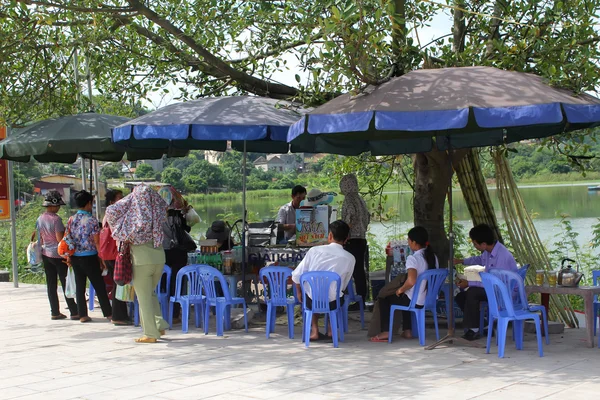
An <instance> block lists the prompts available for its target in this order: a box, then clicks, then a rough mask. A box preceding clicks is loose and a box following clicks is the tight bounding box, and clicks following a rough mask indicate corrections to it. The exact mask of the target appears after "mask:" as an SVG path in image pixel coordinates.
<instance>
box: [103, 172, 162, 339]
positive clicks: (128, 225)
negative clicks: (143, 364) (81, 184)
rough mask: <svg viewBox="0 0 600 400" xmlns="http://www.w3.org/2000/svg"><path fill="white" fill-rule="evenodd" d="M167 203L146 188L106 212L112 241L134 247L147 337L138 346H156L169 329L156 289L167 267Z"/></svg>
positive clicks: (136, 281)
mask: <svg viewBox="0 0 600 400" xmlns="http://www.w3.org/2000/svg"><path fill="white" fill-rule="evenodd" d="M166 216H167V203H166V202H165V201H164V200H163V198H162V197H161V196H160V195H159V194H158V193H157V192H156V191H154V190H153V189H151V188H150V187H148V186H146V185H143V184H142V185H139V186H136V187H135V188H134V189H133V191H132V192H131V194H129V195H127V196H125V197H124V198H123V199H122V200H121V201H118V202H116V203H115V204H113V205H111V206H109V207H108V208H107V209H106V220H107V221H108V224H109V226H110V228H111V230H112V234H113V238H115V239H116V240H117V241H119V242H123V243H129V244H130V245H131V262H132V268H133V287H134V289H135V293H136V295H137V298H138V302H139V305H140V321H141V323H142V329H143V330H144V335H143V336H142V337H140V338H138V339H135V341H136V342H137V343H156V342H157V340H158V339H160V337H161V336H162V335H164V334H165V333H166V331H165V329H167V327H168V326H169V324H168V323H167V321H165V320H164V319H163V317H162V312H161V309H160V304H159V303H158V297H157V296H156V292H155V290H154V289H155V288H156V286H157V285H158V282H160V279H161V277H162V272H163V267H164V265H165V251H164V249H163V239H164V232H163V225H164V223H165V221H166Z"/></svg>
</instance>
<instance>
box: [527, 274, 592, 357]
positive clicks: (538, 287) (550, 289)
mask: <svg viewBox="0 0 600 400" xmlns="http://www.w3.org/2000/svg"><path fill="white" fill-rule="evenodd" d="M557 276H558V271H550V272H548V271H543V270H538V271H536V275H535V281H536V282H535V283H536V284H535V285H527V286H525V291H526V292H527V294H528V295H529V294H532V293H540V295H541V303H542V305H543V306H544V307H545V308H546V312H548V307H549V304H550V295H552V294H565V295H567V294H571V295H576V296H580V297H582V298H583V304H584V313H585V328H586V333H587V344H588V347H594V318H595V317H596V316H595V315H594V296H595V295H598V294H600V286H560V285H558V284H557ZM546 278H547V279H546Z"/></svg>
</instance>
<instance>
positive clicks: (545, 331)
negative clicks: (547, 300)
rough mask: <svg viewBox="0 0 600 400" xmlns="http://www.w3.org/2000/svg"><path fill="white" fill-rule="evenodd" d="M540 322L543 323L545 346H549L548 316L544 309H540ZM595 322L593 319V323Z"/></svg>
mask: <svg viewBox="0 0 600 400" xmlns="http://www.w3.org/2000/svg"><path fill="white" fill-rule="evenodd" d="M542 320H543V321H544V335H545V336H546V344H550V331H548V314H547V313H546V308H545V307H542ZM595 321H596V320H595V319H594V322H595Z"/></svg>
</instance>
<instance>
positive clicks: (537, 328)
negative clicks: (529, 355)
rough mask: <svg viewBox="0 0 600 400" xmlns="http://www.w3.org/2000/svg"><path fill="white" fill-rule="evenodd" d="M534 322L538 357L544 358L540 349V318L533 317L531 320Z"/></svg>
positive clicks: (542, 350)
mask: <svg viewBox="0 0 600 400" xmlns="http://www.w3.org/2000/svg"><path fill="white" fill-rule="evenodd" d="M533 321H534V322H535V335H536V336H537V345H538V353H539V354H540V357H544V348H543V347H542V327H541V324H540V318H539V317H538V316H537V315H535V316H534V318H533Z"/></svg>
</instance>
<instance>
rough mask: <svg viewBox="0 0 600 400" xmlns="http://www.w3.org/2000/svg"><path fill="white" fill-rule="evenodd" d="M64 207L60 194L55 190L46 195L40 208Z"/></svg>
mask: <svg viewBox="0 0 600 400" xmlns="http://www.w3.org/2000/svg"><path fill="white" fill-rule="evenodd" d="M64 205H65V202H64V201H63V199H62V196H61V194H60V193H59V192H58V191H56V190H50V191H49V192H48V193H46V197H44V202H43V203H42V207H52V206H64Z"/></svg>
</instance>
